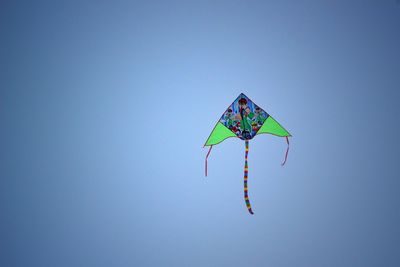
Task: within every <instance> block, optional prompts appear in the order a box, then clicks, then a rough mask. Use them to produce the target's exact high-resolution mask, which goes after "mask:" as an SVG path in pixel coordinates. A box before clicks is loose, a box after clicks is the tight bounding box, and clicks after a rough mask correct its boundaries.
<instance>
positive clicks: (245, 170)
mask: <svg viewBox="0 0 400 267" xmlns="http://www.w3.org/2000/svg"><path fill="white" fill-rule="evenodd" d="M245 145H246V151H245V154H244V201H245V202H246V206H247V209H248V210H249V212H250V214H254V213H253V211H252V210H251V205H250V200H249V195H248V187H247V179H248V174H249V172H248V171H249V166H248V165H247V156H248V154H249V140H246V141H245Z"/></svg>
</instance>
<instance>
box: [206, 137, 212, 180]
mask: <svg viewBox="0 0 400 267" xmlns="http://www.w3.org/2000/svg"><path fill="white" fill-rule="evenodd" d="M212 147H213V146H212V145H211V146H210V149H209V150H208V153H207V156H206V166H205V171H206V177H207V159H208V156H209V155H210V152H211V149H212Z"/></svg>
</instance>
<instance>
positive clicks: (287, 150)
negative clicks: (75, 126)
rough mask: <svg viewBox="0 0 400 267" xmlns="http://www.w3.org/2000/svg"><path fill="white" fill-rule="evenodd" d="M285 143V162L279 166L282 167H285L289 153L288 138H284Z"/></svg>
mask: <svg viewBox="0 0 400 267" xmlns="http://www.w3.org/2000/svg"><path fill="white" fill-rule="evenodd" d="M286 143H287V148H286V154H285V160H284V161H283V162H282V164H281V165H282V166H283V165H285V163H286V160H287V156H288V153H289V138H288V137H287V136H286Z"/></svg>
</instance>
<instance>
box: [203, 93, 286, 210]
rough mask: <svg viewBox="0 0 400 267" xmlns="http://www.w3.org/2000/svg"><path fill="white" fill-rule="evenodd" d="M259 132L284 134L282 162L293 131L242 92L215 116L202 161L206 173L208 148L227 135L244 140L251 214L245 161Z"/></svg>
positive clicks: (247, 202)
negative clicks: (284, 144)
mask: <svg viewBox="0 0 400 267" xmlns="http://www.w3.org/2000/svg"><path fill="white" fill-rule="evenodd" d="M258 134H273V135H276V136H278V137H285V138H286V143H287V149H286V153H285V159H284V161H283V163H282V166H283V165H284V164H285V163H286V160H287V156H288V152H289V138H288V137H291V136H292V135H291V134H290V133H289V132H288V131H287V130H286V129H285V128H283V127H282V126H281V125H280V124H279V123H278V122H277V121H276V120H275V119H274V118H272V117H271V115H269V114H268V113H267V112H265V111H264V110H263V109H262V108H260V107H259V106H257V105H256V104H254V102H253V101H251V100H250V99H249V98H248V97H247V96H245V95H244V94H243V93H242V94H240V95H239V96H238V97H237V98H236V100H235V101H233V103H232V104H231V105H230V106H229V107H228V108H227V109H226V111H225V112H224V114H222V116H221V118H220V119H219V120H218V122H217V124H216V125H215V127H214V129H213V130H212V132H211V134H210V136H209V137H208V139H207V141H206V143H205V144H204V146H205V147H206V146H209V147H210V149H209V150H208V153H207V156H206V162H205V175H206V176H207V159H208V156H209V155H210V152H211V149H212V147H213V146H214V145H217V144H219V143H221V142H222V141H224V140H225V139H227V138H229V137H238V138H240V139H242V140H244V142H245V155H244V200H245V202H246V206H247V209H248V210H249V212H250V214H254V213H253V211H252V209H251V205H250V200H249V195H248V187H247V178H248V165H247V155H248V153H249V140H250V139H253V137H254V136H256V135H258Z"/></svg>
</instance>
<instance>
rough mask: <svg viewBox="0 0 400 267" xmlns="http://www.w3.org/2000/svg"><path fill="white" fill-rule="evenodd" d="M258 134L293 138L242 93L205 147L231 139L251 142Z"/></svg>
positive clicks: (212, 133)
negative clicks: (237, 138)
mask: <svg viewBox="0 0 400 267" xmlns="http://www.w3.org/2000/svg"><path fill="white" fill-rule="evenodd" d="M258 134H273V135H276V136H280V137H290V136H291V134H290V133H289V132H288V131H287V130H286V129H285V128H283V127H282V126H281V125H280V124H279V123H278V122H277V121H276V120H275V119H274V118H272V117H271V116H270V115H269V114H268V113H267V112H265V111H264V110H263V109H262V108H260V107H259V106H257V105H256V104H254V102H253V101H251V100H250V99H249V98H248V97H247V96H246V95H244V94H243V93H242V94H240V95H239V96H238V97H237V98H236V100H235V101H233V103H232V104H231V105H230V106H229V107H228V108H227V109H226V111H225V112H224V114H222V116H221V118H220V119H219V121H218V122H217V124H216V125H215V127H214V129H213V131H212V132H211V134H210V136H209V137H208V139H207V141H206V143H205V144H204V146H212V145H216V144H219V143H221V142H222V141H224V140H225V139H227V138H229V137H239V138H240V139H242V140H250V139H252V138H253V137H254V136H256V135H258Z"/></svg>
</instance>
